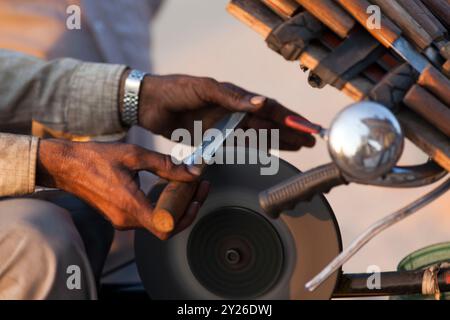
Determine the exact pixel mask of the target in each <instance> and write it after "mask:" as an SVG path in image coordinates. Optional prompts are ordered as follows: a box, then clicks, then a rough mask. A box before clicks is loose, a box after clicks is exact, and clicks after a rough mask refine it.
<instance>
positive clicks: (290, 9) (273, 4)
mask: <svg viewBox="0 0 450 320" xmlns="http://www.w3.org/2000/svg"><path fill="white" fill-rule="evenodd" d="M262 2H263V3H264V4H265V5H266V6H268V7H269V8H270V9H272V11H273V12H275V13H276V14H278V15H279V16H280V17H281V18H283V19H288V18H291V17H293V16H294V15H295V14H296V13H297V12H298V11H299V9H300V5H299V4H298V3H297V2H295V0H262Z"/></svg>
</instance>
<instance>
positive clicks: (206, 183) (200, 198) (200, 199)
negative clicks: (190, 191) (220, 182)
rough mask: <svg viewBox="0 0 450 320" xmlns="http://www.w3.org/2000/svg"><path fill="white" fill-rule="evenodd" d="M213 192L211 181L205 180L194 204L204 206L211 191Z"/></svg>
mask: <svg viewBox="0 0 450 320" xmlns="http://www.w3.org/2000/svg"><path fill="white" fill-rule="evenodd" d="M210 190H211V183H210V182H209V181H206V180H203V181H201V182H200V184H199V186H198V188H197V192H196V193H195V195H194V199H193V202H198V203H200V204H203V202H205V200H206V198H207V197H208V194H209V191H210Z"/></svg>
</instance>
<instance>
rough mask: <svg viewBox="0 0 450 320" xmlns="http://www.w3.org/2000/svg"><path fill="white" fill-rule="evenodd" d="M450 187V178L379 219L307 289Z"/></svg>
mask: <svg viewBox="0 0 450 320" xmlns="http://www.w3.org/2000/svg"><path fill="white" fill-rule="evenodd" d="M449 189H450V179H448V180H446V181H445V182H444V183H443V184H441V185H440V186H439V187H437V188H436V189H434V190H433V191H431V192H429V193H428V194H426V195H425V196H423V197H421V198H420V199H418V200H416V201H414V202H413V203H411V204H410V205H408V206H406V207H404V208H402V209H400V210H398V211H396V212H394V213H392V214H391V215H389V216H387V217H385V218H383V219H381V220H379V221H378V222H376V223H374V224H373V225H372V226H371V227H369V228H368V229H367V230H366V231H365V232H364V233H363V234H361V235H360V236H359V237H358V238H356V240H354V241H353V242H352V243H351V244H350V246H349V247H348V248H347V249H345V250H344V251H342V253H341V254H340V255H338V256H337V257H336V258H335V259H334V260H333V261H332V262H331V263H330V264H328V265H327V266H326V267H325V268H324V269H323V270H322V271H321V272H320V273H319V274H318V275H316V276H315V277H314V278H313V279H312V280H311V281H309V282H308V283H307V284H306V286H305V287H306V289H308V290H309V291H314V290H315V289H317V288H318V287H319V286H320V285H321V284H322V283H323V282H324V281H325V280H327V279H328V278H329V277H330V276H331V275H332V274H333V273H334V272H336V271H337V270H338V269H339V268H340V267H342V265H343V264H344V263H346V262H347V261H348V260H349V259H350V258H351V257H353V256H354V255H355V254H356V253H357V252H358V251H359V250H360V249H361V248H362V247H363V246H364V245H366V244H367V243H368V242H369V241H370V240H371V239H373V238H374V237H375V236H377V235H378V234H379V233H381V232H382V231H383V230H385V229H387V228H389V227H391V226H392V225H394V224H396V223H397V222H400V221H401V220H403V219H405V218H407V217H409V216H410V215H412V214H414V213H415V212H417V211H419V210H420V209H422V208H423V207H425V206H426V205H428V204H430V203H431V202H433V201H434V200H436V199H437V198H439V197H440V196H442V195H443V194H445V193H446V192H447V191H448V190H449Z"/></svg>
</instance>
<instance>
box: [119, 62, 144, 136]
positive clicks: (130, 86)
mask: <svg viewBox="0 0 450 320" xmlns="http://www.w3.org/2000/svg"><path fill="white" fill-rule="evenodd" d="M146 75H147V73H145V72H142V71H139V70H131V72H130V74H129V75H128V77H127V79H126V80H125V86H124V96H123V108H122V113H121V120H122V124H123V125H125V126H127V127H132V126H134V125H137V124H138V122H139V110H138V109H139V93H140V90H141V83H142V80H143V79H144V77H145V76H146Z"/></svg>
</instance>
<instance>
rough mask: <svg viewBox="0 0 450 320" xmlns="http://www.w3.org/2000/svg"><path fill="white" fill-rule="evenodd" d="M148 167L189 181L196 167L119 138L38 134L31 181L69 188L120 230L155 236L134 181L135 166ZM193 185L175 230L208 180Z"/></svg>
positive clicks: (192, 212) (187, 219)
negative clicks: (54, 137)
mask: <svg viewBox="0 0 450 320" xmlns="http://www.w3.org/2000/svg"><path fill="white" fill-rule="evenodd" d="M141 170H146V171H150V172H153V173H154V174H156V175H158V176H159V177H161V178H163V179H167V180H170V181H181V182H193V181H194V182H195V181H196V180H197V179H198V178H199V177H198V174H199V172H198V170H195V167H194V168H191V167H187V166H185V165H180V166H177V165H175V164H173V162H172V161H171V158H170V156H168V155H162V154H159V153H156V152H152V151H148V150H146V149H143V148H140V147H138V146H135V145H130V144H121V143H95V142H88V143H74V142H68V141H64V140H41V141H40V145H39V152H38V159H37V172H36V180H37V184H38V185H41V186H44V187H51V188H59V189H62V190H64V191H67V192H69V193H72V194H74V195H75V196H77V197H79V198H80V199H82V200H84V201H86V202H87V203H89V204H90V205H91V206H93V207H95V208H97V209H98V210H99V211H100V212H101V213H102V214H103V215H104V216H105V217H106V218H108V219H109V220H110V221H111V223H112V224H113V225H114V227H116V228H117V229H120V230H125V229H136V228H145V229H147V230H149V231H150V232H152V233H153V234H154V235H155V236H157V237H159V238H160V239H167V238H168V237H169V236H171V235H167V234H161V233H159V232H157V231H155V229H154V227H153V221H152V217H153V208H152V207H151V205H150V203H149V201H148V199H147V198H146V196H145V194H144V193H143V192H142V191H141V190H140V189H139V187H138V185H137V184H136V179H135V178H136V175H137V173H138V172H139V171H141ZM191 185H192V186H193V188H197V190H196V192H194V197H193V199H191V201H190V203H186V206H185V210H184V212H180V213H178V215H179V216H180V217H182V218H181V219H180V220H179V221H178V228H176V232H180V231H182V229H184V228H187V227H188V226H189V225H190V224H191V223H192V222H193V221H194V219H195V217H196V215H197V212H198V210H199V209H200V206H201V204H202V203H203V201H204V200H205V198H206V195H207V193H208V189H209V185H208V183H206V182H201V183H200V182H199V183H192V184H191Z"/></svg>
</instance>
